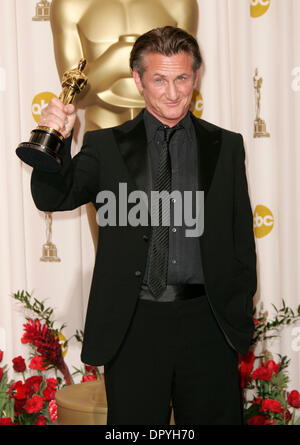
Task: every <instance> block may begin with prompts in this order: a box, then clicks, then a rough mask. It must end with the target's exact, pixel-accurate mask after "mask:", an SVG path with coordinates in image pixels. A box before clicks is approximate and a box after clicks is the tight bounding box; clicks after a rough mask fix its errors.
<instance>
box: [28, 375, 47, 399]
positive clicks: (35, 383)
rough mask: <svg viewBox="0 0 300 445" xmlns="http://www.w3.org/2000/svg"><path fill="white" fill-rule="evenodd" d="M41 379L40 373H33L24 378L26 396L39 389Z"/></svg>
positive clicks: (30, 395)
mask: <svg viewBox="0 0 300 445" xmlns="http://www.w3.org/2000/svg"><path fill="white" fill-rule="evenodd" d="M42 381H43V377H42V376H40V375H34V376H32V377H29V378H28V379H26V382H25V385H26V386H27V393H28V397H32V395H33V394H34V393H35V392H38V391H39V389H40V385H41V383H42Z"/></svg>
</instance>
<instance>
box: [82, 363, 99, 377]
mask: <svg viewBox="0 0 300 445" xmlns="http://www.w3.org/2000/svg"><path fill="white" fill-rule="evenodd" d="M84 367H85V370H86V372H91V373H92V374H94V375H96V374H97V371H96V367H95V366H91V365H84Z"/></svg>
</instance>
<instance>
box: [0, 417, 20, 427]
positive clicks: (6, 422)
mask: <svg viewBox="0 0 300 445" xmlns="http://www.w3.org/2000/svg"><path fill="white" fill-rule="evenodd" d="M0 425H16V424H15V423H14V422H13V421H12V420H11V418H10V417H2V418H1V419H0Z"/></svg>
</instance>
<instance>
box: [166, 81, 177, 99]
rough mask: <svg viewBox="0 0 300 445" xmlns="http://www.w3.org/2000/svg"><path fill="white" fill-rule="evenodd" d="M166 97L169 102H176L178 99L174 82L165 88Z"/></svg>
mask: <svg viewBox="0 0 300 445" xmlns="http://www.w3.org/2000/svg"><path fill="white" fill-rule="evenodd" d="M167 97H168V99H170V100H176V99H177V97H178V92H177V88H176V85H175V82H169V83H168V86H167Z"/></svg>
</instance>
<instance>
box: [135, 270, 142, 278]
mask: <svg viewBox="0 0 300 445" xmlns="http://www.w3.org/2000/svg"><path fill="white" fill-rule="evenodd" d="M134 275H135V276H136V277H140V276H141V275H142V272H141V271H140V270H136V271H135V272H134Z"/></svg>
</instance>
